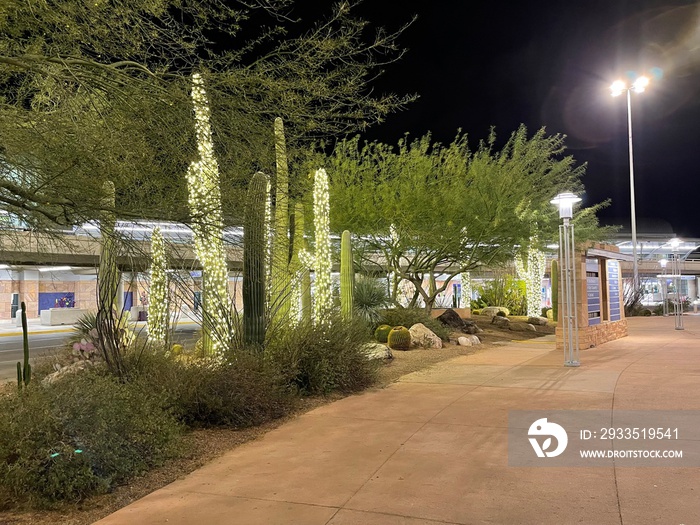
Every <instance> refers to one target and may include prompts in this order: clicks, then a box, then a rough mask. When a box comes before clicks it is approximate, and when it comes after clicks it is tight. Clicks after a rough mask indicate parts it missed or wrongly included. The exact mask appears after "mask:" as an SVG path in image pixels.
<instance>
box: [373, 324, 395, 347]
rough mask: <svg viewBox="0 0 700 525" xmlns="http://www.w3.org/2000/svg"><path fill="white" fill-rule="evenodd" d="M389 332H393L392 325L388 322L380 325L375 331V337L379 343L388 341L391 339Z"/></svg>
mask: <svg viewBox="0 0 700 525" xmlns="http://www.w3.org/2000/svg"><path fill="white" fill-rule="evenodd" d="M389 332H391V326H389V325H388V324H382V325H379V326H378V327H377V329H376V330H375V331H374V338H375V339H376V340H377V342H379V343H386V342H387V341H388V340H389Z"/></svg>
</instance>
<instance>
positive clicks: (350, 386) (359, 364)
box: [266, 316, 378, 394]
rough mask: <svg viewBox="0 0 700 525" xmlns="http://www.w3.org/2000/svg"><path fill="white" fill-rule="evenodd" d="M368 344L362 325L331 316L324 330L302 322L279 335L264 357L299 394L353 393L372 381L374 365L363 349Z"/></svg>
mask: <svg viewBox="0 0 700 525" xmlns="http://www.w3.org/2000/svg"><path fill="white" fill-rule="evenodd" d="M370 341H371V334H370V332H369V331H368V330H367V326H366V325H365V324H364V323H363V322H362V321H360V320H353V321H351V322H347V321H344V320H342V319H340V318H338V317H336V316H331V317H330V320H329V325H328V327H327V328H326V327H324V326H315V325H313V324H312V323H308V322H306V323H302V324H300V325H299V326H298V327H297V328H296V329H294V330H289V331H287V332H285V333H283V334H280V336H279V337H278V338H276V339H275V340H274V341H271V342H270V344H269V346H268V348H267V349H266V354H267V356H268V358H269V359H271V360H272V361H273V362H274V363H276V364H277V365H276V366H277V367H278V368H279V369H280V370H282V371H284V373H285V374H286V377H287V381H288V382H289V383H290V384H292V385H294V386H295V387H296V388H297V389H298V390H299V391H300V392H301V393H304V394H327V393H330V392H332V391H334V390H338V391H340V392H356V391H358V390H362V389H363V388H366V387H367V386H370V385H372V384H373V383H374V381H375V380H376V372H377V366H378V365H377V363H376V362H375V361H371V360H368V359H367V355H366V353H365V350H364V348H363V346H364V345H365V344H366V343H368V342H370Z"/></svg>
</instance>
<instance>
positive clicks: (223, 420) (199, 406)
mask: <svg viewBox="0 0 700 525" xmlns="http://www.w3.org/2000/svg"><path fill="white" fill-rule="evenodd" d="M136 371H137V373H138V377H139V380H141V381H144V382H147V383H148V384H149V385H151V388H153V389H154V390H157V391H160V392H162V393H163V395H165V396H167V399H168V401H169V406H170V408H171V410H172V411H173V413H174V414H175V415H176V417H177V418H178V419H179V420H180V421H182V422H183V423H185V424H186V425H189V426H192V427H202V426H229V427H234V428H243V427H248V426H252V425H259V424H261V423H264V422H266V421H269V420H272V419H275V418H278V417H281V416H283V415H284V414H286V413H287V412H289V410H290V409H291V408H292V406H293V404H294V395H293V392H292V391H291V390H290V388H289V387H288V386H287V385H286V384H285V377H284V375H283V374H282V373H281V372H280V370H279V369H278V368H276V365H275V364H274V363H271V362H270V361H269V360H267V359H266V358H265V357H264V355H263V354H262V353H260V352H254V351H247V350H240V351H238V352H236V354H235V357H232V358H230V359H217V358H205V359H194V360H190V361H185V362H183V361H180V360H178V359H176V358H175V357H172V356H165V355H164V354H162V353H148V354H145V355H144V356H142V357H141V358H140V360H139V363H138V365H137V367H136Z"/></svg>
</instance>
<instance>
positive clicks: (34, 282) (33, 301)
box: [17, 270, 39, 318]
mask: <svg viewBox="0 0 700 525" xmlns="http://www.w3.org/2000/svg"><path fill="white" fill-rule="evenodd" d="M17 276H18V280H19V302H20V304H21V303H22V302H25V303H26V304H27V317H28V318H33V317H39V272H38V271H37V270H23V271H20V272H17Z"/></svg>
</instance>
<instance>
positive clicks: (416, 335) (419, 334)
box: [408, 323, 442, 348]
mask: <svg viewBox="0 0 700 525" xmlns="http://www.w3.org/2000/svg"><path fill="white" fill-rule="evenodd" d="M408 330H409V332H411V345H412V346H421V347H423V348H442V339H440V338H439V337H438V336H437V335H435V332H433V331H432V330H430V329H429V328H428V327H427V326H425V325H424V324H423V323H416V324H414V325H413V326H412V327H411V328H409V329H408Z"/></svg>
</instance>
